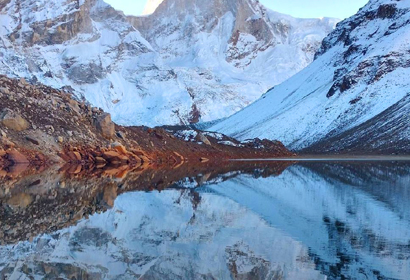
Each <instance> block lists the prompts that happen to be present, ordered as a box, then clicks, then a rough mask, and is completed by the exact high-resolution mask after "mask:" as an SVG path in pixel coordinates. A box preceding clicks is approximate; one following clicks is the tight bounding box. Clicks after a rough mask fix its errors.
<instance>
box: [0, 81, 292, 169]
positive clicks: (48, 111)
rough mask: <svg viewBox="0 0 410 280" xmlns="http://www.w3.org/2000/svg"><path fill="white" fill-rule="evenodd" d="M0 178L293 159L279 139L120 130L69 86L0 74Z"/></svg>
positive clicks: (188, 132) (195, 132) (205, 133)
mask: <svg viewBox="0 0 410 280" xmlns="http://www.w3.org/2000/svg"><path fill="white" fill-rule="evenodd" d="M0 104H1V107H0V137H1V142H0V170H1V171H0V176H2V177H5V176H10V177H16V176H18V175H21V174H23V173H24V172H29V173H32V172H33V170H34V171H37V172H38V171H42V170H44V169H45V168H46V167H47V166H50V165H53V164H55V163H60V164H61V163H70V164H71V166H76V170H72V172H74V173H75V172H77V173H79V172H81V171H82V170H83V169H84V168H87V169H94V168H103V167H104V166H108V165H110V166H124V165H125V166H132V167H135V166H153V167H154V166H156V167H157V168H158V166H161V165H167V166H180V165H183V164H184V163H187V162H189V163H190V164H201V163H204V162H208V161H211V162H215V161H219V162H220V161H224V160H228V159H233V158H271V157H280V156H291V155H293V153H291V152H290V151H288V150H287V149H286V148H285V147H284V146H283V145H282V143H280V142H277V141H273V142H272V141H268V140H259V139H255V140H250V141H247V142H246V143H240V142H238V141H236V140H235V139H231V138H229V137H226V136H224V135H221V134H216V133H208V132H201V131H197V130H188V129H187V130H178V131H177V130H174V131H173V130H169V129H167V130H166V129H164V128H147V127H123V126H120V125H116V124H114V123H113V122H112V121H111V116H110V115H109V114H108V113H105V112H103V111H102V110H101V109H99V108H95V107H92V106H91V105H89V104H88V103H87V102H85V101H84V100H78V99H76V98H75V97H74V96H73V95H72V94H71V93H70V92H69V89H67V88H65V89H62V90H56V89H53V88H50V87H47V86H44V85H41V84H32V83H28V82H27V81H26V80H24V79H20V80H16V79H10V78H8V77H6V76H0Z"/></svg>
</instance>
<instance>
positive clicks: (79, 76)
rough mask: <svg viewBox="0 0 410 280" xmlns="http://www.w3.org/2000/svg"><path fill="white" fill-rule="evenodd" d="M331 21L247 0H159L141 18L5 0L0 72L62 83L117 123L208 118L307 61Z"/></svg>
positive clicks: (83, 4) (72, 1)
mask: <svg viewBox="0 0 410 280" xmlns="http://www.w3.org/2000/svg"><path fill="white" fill-rule="evenodd" d="M154 2H155V1H154ZM154 2H153V3H152V4H153V7H155V5H156V4H158V2H156V3H154ZM335 23H336V20H333V19H312V20H310V19H303V20H302V19H295V18H292V17H289V16H285V15H281V14H278V13H275V12H272V11H270V10H267V9H266V8H264V7H263V6H262V5H260V4H259V3H258V1H256V0H240V1H237V0H225V1H222V2H221V1H216V0H213V1H205V2H204V1H200V0H189V1H188V0H166V1H164V2H162V3H161V4H160V6H159V7H158V9H157V10H156V12H155V13H154V14H152V15H149V16H143V17H140V18H134V17H128V18H127V17H125V16H124V14H123V13H122V12H118V11H115V10H114V9H113V8H112V7H110V6H109V5H108V4H106V3H104V2H103V1H102V0H52V1H45V0H36V1H34V0H4V1H1V2H0V35H1V39H0V40H1V41H0V55H1V57H2V61H1V63H0V73H3V74H7V75H9V76H13V77H25V78H26V79H27V80H29V81H32V82H35V81H38V82H41V83H44V84H46V85H51V86H53V87H56V88H62V87H65V89H66V90H69V91H74V92H76V93H77V94H78V95H82V96H84V97H85V98H86V99H87V100H89V101H90V102H91V103H92V104H93V105H95V106H99V107H101V108H103V109H104V110H106V111H108V112H110V113H111V114H112V117H113V119H114V120H115V121H117V122H119V123H121V124H129V125H131V124H138V125H141V124H145V125H150V126H154V125H159V124H178V123H188V122H197V121H199V120H203V121H209V120H214V119H219V118H223V117H227V116H229V115H230V114H232V113H234V112H236V111H238V110H239V109H241V108H243V107H244V106H246V105H248V104H250V103H251V102H252V101H254V100H256V99H257V98H258V97H260V95H261V94H262V93H263V92H265V91H266V90H268V89H269V88H271V87H272V86H274V85H276V84H278V83H280V82H282V81H284V80H285V79H287V78H289V77H290V76H292V75H293V74H295V73H296V72H298V71H299V70H301V69H302V68H303V67H305V66H306V65H308V64H309V63H310V62H311V61H312V60H313V55H314V53H315V51H316V50H317V49H318V48H319V46H320V42H321V41H322V39H323V38H324V37H325V36H326V34H328V33H329V32H330V31H331V30H332V29H333V27H334V25H335ZM138 30H139V31H140V32H141V33H140V32H139V31H138ZM141 34H142V35H141Z"/></svg>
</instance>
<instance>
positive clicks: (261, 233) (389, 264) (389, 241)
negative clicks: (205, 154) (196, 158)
mask: <svg viewBox="0 0 410 280" xmlns="http://www.w3.org/2000/svg"><path fill="white" fill-rule="evenodd" d="M329 166H333V165H329ZM312 170H313V169H307V168H305V167H302V166H292V167H290V168H288V169H287V170H286V171H284V172H283V173H282V174H281V175H279V176H277V177H268V178H255V176H256V175H254V176H251V175H246V174H241V173H240V172H237V173H229V174H225V175H223V176H221V177H220V178H219V180H218V179H215V180H211V181H209V182H207V183H206V185H205V186H203V187H201V188H199V189H196V190H195V189H185V190H165V191H162V192H161V193H159V192H151V193H146V192H134V193H126V194H123V195H121V196H119V197H118V198H117V200H116V201H115V205H114V208H113V209H111V210H109V211H107V212H105V213H103V214H95V215H93V216H91V217H90V218H89V219H88V220H83V221H81V222H80V223H79V224H78V225H76V226H73V227H70V228H67V229H64V230H61V231H59V232H56V233H54V234H50V235H44V236H40V237H38V238H36V239H35V240H34V242H33V243H28V242H22V243H20V244H18V245H15V246H3V247H0V271H1V273H3V274H4V275H12V274H13V277H15V278H9V279H17V278H18V277H21V278H22V279H25V278H24V274H25V273H27V274H31V275H32V274H35V276H36V277H37V278H38V279H41V278H42V277H43V276H44V274H45V273H46V272H48V273H49V275H48V276H49V277H52V276H55V278H57V277H63V278H64V277H68V275H70V277H71V276H73V275H77V274H78V275H79V274H81V275H90V277H91V278H92V279H94V278H96V279H133V278H135V277H136V276H141V275H142V276H144V278H145V279H204V278H206V277H209V278H212V277H213V278H216V279H232V278H242V279H249V278H251V276H255V275H260V276H261V279H272V278H274V277H273V276H278V275H279V276H281V277H282V279H325V276H324V275H327V276H329V277H330V278H341V277H343V276H344V277H346V278H353V279H362V277H363V275H364V274H365V275H366V276H367V278H368V279H377V276H378V275H379V276H381V277H386V278H387V277H390V278H395V279H406V277H407V275H409V273H410V271H409V268H410V263H409V260H410V249H409V246H408V244H410V220H409V216H408V214H406V212H408V207H409V205H410V203H409V201H410V190H409V189H408V185H409V176H408V174H409V172H408V168H406V167H405V166H404V167H403V166H401V167H400V169H397V170H399V172H397V173H395V172H394V171H395V170H396V169H394V168H391V169H386V170H387V171H383V170H384V169H379V168H372V167H369V168H367V169H366V170H367V171H368V172H370V173H365V172H364V173H363V174H364V176H363V177H360V178H359V175H358V173H357V174H356V173H353V172H351V173H347V171H346V170H349V169H348V168H345V169H343V168H341V167H339V168H337V167H334V171H335V174H343V177H341V178H342V179H344V180H345V181H346V182H349V183H340V181H338V180H336V179H334V177H333V176H330V175H329V174H328V177H324V176H323V175H321V174H319V173H317V172H314V171H312ZM328 171H329V170H328ZM330 173H331V172H330ZM235 174H236V175H237V176H236V177H233V178H231V179H229V177H231V176H234V175H235ZM255 174H256V173H255ZM369 174H374V176H372V178H374V179H372V180H371V183H368V184H371V186H368V185H366V183H365V182H364V181H363V178H366V177H369V176H368V175H369ZM386 174H387V175H388V176H385V175H386ZM349 175H350V176H349ZM203 176H204V177H207V176H206V175H203ZM383 178H384V179H383ZM205 181H206V179H204V182H205ZM383 182H387V183H383ZM390 182H395V187H391V186H389V184H390ZM196 184H197V183H196V182H194V180H189V179H187V180H185V181H184V180H183V181H181V182H180V185H181V186H187V187H194V186H195V185H196ZM351 185H360V187H352V186H351ZM398 194H400V195H399V196H398ZM393 204H394V205H393ZM50 273H51V274H50ZM3 274H2V275H3ZM50 275H51V276H50ZM205 276H206V277H205ZM77 279H78V277H77Z"/></svg>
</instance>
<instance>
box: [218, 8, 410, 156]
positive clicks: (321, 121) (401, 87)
mask: <svg viewBox="0 0 410 280" xmlns="http://www.w3.org/2000/svg"><path fill="white" fill-rule="evenodd" d="M409 21H410V4H409V2H408V1H390V0H383V1H382V0H379V1H376V0H371V1H370V2H369V3H368V4H367V5H366V6H365V7H364V8H362V9H361V10H360V11H359V12H358V14H356V15H354V16H353V17H351V18H349V19H347V20H345V21H343V22H341V23H339V24H338V25H337V27H336V29H335V31H334V32H332V33H331V34H330V35H329V36H328V37H327V38H326V39H325V40H324V42H323V45H322V47H321V49H320V50H319V52H318V54H317V57H316V59H315V61H314V62H313V63H312V64H311V65H309V66H308V67H307V68H305V69H304V70H302V71H301V72H300V73H298V74H297V75H295V76H293V77H292V78H290V79H289V80H287V81H286V82H284V83H282V84H280V85H279V86H277V87H275V88H274V89H272V90H271V91H269V92H268V93H267V94H266V95H264V96H263V97H262V98H260V99H259V100H258V101H257V102H255V103H254V104H252V105H251V106H249V107H248V108H246V109H244V110H243V111H241V112H239V113H237V114H236V115H234V116H232V117H230V118H229V119H227V120H225V121H223V122H222V123H219V124H217V125H215V126H214V127H212V128H211V130H216V131H221V132H223V133H226V134H229V135H231V136H234V137H237V138H239V139H245V138H254V137H259V138H270V139H278V140H280V141H282V142H283V143H284V144H285V145H288V147H290V148H293V149H301V148H305V147H307V146H309V145H312V144H314V143H317V142H318V141H324V140H326V139H330V138H331V137H336V138H334V139H339V141H344V140H340V139H341V138H340V137H339V138H337V137H338V135H341V133H343V132H346V131H350V132H351V134H349V135H344V137H343V139H345V142H339V143H337V145H336V146H338V147H333V148H329V149H328V150H341V149H344V148H346V146H348V145H350V148H353V146H355V147H357V146H361V145H362V144H363V143H365V141H371V142H372V143H373V144H374V145H372V146H371V147H367V149H368V150H372V149H374V150H380V149H381V150H386V149H388V148H389V147H390V148H397V149H400V147H394V143H399V142H400V141H403V140H404V141H407V144H403V145H407V146H408V141H409V140H408V139H409V135H410V131H409V126H408V124H406V118H407V116H408V113H409V109H408V106H405V104H407V103H408V102H407V101H406V100H408V95H409V91H410V81H409V79H408V75H409V73H410V72H409V67H410V54H409V52H408V49H409V46H410V36H409V34H410V27H409V25H408V22H409ZM386 110H387V111H386ZM385 111H386V112H385ZM389 112H390V113H389ZM382 113H383V114H382ZM387 116H389V117H387ZM391 118H394V120H395V121H394V122H395V123H396V125H391V124H392V123H393V121H392V122H391V123H390V125H385V124H386V121H387V120H389V119H391ZM368 121H369V122H371V123H372V125H371V126H370V127H372V129H368V130H367V133H368V134H367V135H363V134H362V135H361V137H358V138H357V139H355V134H354V133H359V132H358V131H357V130H356V129H355V128H357V127H358V126H360V125H362V124H364V123H366V122H368ZM368 124H369V123H368ZM372 132H373V135H383V136H382V137H379V138H378V139H377V140H375V139H372V137H373V135H372ZM390 135H391V136H392V137H389V136H390ZM365 136H366V137H365ZM359 139H360V141H359ZM392 146H393V147H392ZM319 150H320V145H317V149H316V151H319Z"/></svg>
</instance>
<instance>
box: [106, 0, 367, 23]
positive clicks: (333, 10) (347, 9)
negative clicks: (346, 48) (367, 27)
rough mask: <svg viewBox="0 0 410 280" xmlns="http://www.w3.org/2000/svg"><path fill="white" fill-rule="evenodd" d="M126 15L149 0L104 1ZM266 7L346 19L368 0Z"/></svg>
mask: <svg viewBox="0 0 410 280" xmlns="http://www.w3.org/2000/svg"><path fill="white" fill-rule="evenodd" d="M104 1H105V2H107V3H109V4H110V5H112V6H113V7H114V8H116V9H118V10H122V11H124V13H126V14H132V15H140V14H141V13H142V11H143V9H144V6H145V3H146V2H147V0H104ZM260 2H261V3H262V4H264V5H265V6H266V7H268V8H270V9H272V10H274V11H277V12H281V13H285V14H289V15H292V16H295V17H303V18H319V17H325V16H326V17H336V18H341V19H343V18H346V17H349V16H351V15H353V14H355V13H356V12H357V11H358V10H359V8H361V7H363V6H364V5H365V4H366V3H367V2H368V1H367V0H310V1H306V0H287V1H283V0H260Z"/></svg>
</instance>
